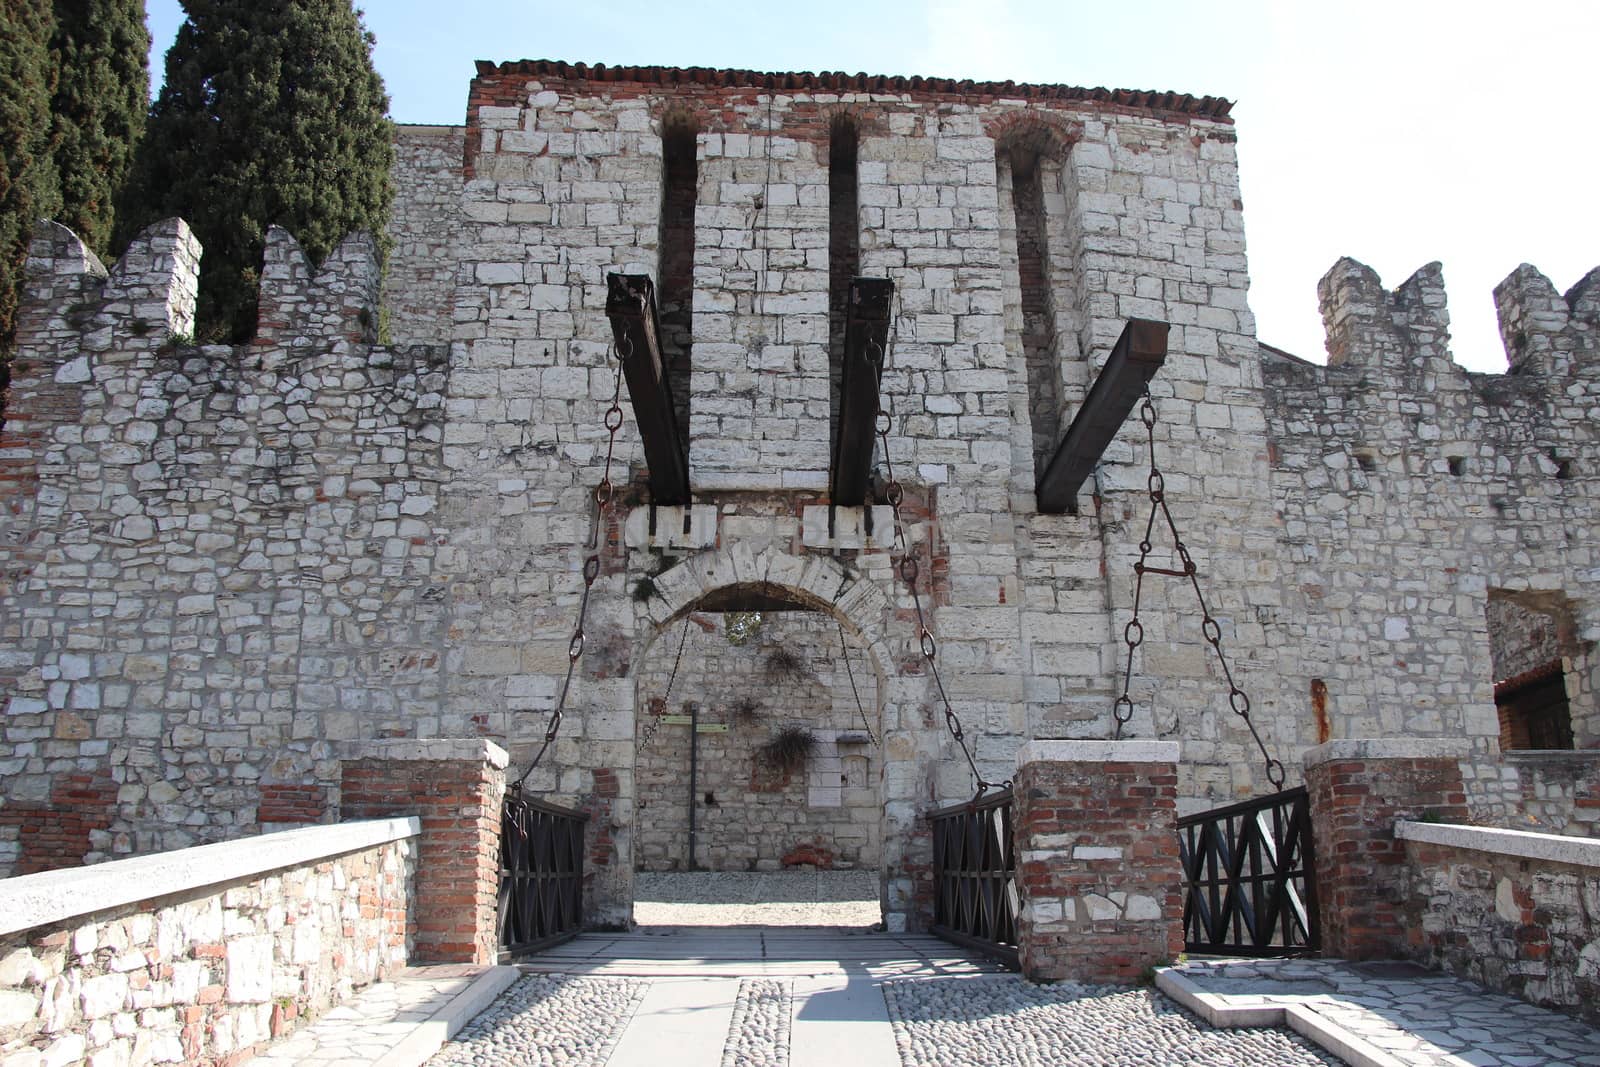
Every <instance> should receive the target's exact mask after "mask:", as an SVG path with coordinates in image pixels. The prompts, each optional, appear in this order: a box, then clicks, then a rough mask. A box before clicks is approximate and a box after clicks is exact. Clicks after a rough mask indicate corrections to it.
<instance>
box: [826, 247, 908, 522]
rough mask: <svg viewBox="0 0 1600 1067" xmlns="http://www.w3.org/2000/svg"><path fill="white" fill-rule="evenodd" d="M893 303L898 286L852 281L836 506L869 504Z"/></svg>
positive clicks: (833, 490)
mask: <svg viewBox="0 0 1600 1067" xmlns="http://www.w3.org/2000/svg"><path fill="white" fill-rule="evenodd" d="M893 302H894V282H891V281H889V280H888V279H887V278H851V279H850V296H849V300H848V302H847V303H846V305H845V319H844V368H843V375H842V376H841V379H840V384H839V435H838V437H837V439H836V440H835V441H834V448H833V471H832V479H831V481H830V484H829V487H828V489H829V494H828V495H829V500H830V501H831V502H832V503H834V504H836V505H840V506H844V507H856V506H859V505H861V504H864V503H866V499H867V478H868V476H869V475H870V474H871V473H872V442H873V434H874V433H875V431H876V424H877V418H878V382H879V379H880V378H882V376H883V356H884V352H885V351H886V350H887V349H888V346H889V306H890V305H891V304H892V303H893Z"/></svg>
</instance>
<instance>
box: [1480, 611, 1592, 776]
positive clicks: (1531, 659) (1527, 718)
mask: <svg viewBox="0 0 1600 1067" xmlns="http://www.w3.org/2000/svg"><path fill="white" fill-rule="evenodd" d="M1487 614H1488V622H1489V651H1490V656H1491V659H1492V661H1493V665H1494V678H1495V682H1494V703H1495V710H1496V712H1497V713H1498V715H1499V719H1500V747H1501V749H1502V750H1504V751H1513V750H1517V749H1570V748H1572V747H1573V735H1572V707H1571V703H1570V700H1569V698H1568V695H1567V677H1566V676H1567V664H1568V657H1569V656H1570V655H1571V653H1572V651H1573V650H1575V649H1576V647H1577V641H1576V633H1575V629H1576V627H1575V622H1574V618H1573V614H1572V611H1571V608H1570V604H1569V602H1568V601H1567V599H1566V597H1564V596H1562V595H1561V594H1559V593H1508V592H1501V591H1495V590H1491V591H1490V594H1489V604H1488V608H1487Z"/></svg>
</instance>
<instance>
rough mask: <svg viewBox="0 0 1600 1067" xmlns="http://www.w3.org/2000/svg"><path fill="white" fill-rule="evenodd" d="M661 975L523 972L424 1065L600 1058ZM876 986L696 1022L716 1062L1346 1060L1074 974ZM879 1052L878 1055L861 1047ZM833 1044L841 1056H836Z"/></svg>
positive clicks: (780, 985) (759, 993)
mask: <svg viewBox="0 0 1600 1067" xmlns="http://www.w3.org/2000/svg"><path fill="white" fill-rule="evenodd" d="M656 981H661V982H673V981H677V982H682V981H684V980H683V979H660V980H634V979H624V978H572V977H568V976H563V975H537V976H529V977H526V978H524V979H522V980H521V981H520V982H518V984H517V985H515V986H513V987H512V988H511V989H509V990H507V991H506V993H504V994H502V995H501V998H500V1000H499V1001H497V1002H496V1003H495V1005H494V1006H493V1007H491V1008H490V1009H489V1010H488V1011H486V1012H484V1014H483V1015H481V1016H479V1017H478V1019H477V1020H476V1021H475V1022H474V1023H473V1024H472V1025H470V1026H469V1027H468V1028H467V1029H465V1030H463V1031H462V1033H461V1035H460V1036H459V1037H458V1038H457V1040H456V1041H453V1042H451V1043H449V1044H447V1045H446V1046H445V1048H444V1049H443V1050H442V1051H441V1052H440V1053H439V1054H438V1055H436V1056H435V1057H434V1058H433V1059H432V1060H431V1061H429V1062H430V1064H433V1065H435V1067H446V1065H448V1067H466V1065H477V1067H491V1065H493V1067H498V1065H507V1067H509V1065H512V1064H541V1065H543V1064H549V1065H560V1067H591V1065H599V1064H604V1063H607V1062H608V1057H609V1056H610V1055H611V1050H612V1049H613V1048H615V1047H616V1046H617V1045H618V1042H619V1039H621V1038H622V1037H623V1034H624V1031H625V1030H626V1029H627V1027H628V1024H629V1023H630V1021H631V1019H632V1016H633V1013H634V1010H635V1009H636V1008H638V1006H639V1004H640V1002H641V1001H642V1000H644V999H645V996H646V989H647V987H649V986H651V985H652V984H654V982H656ZM713 981H721V982H725V983H730V984H731V982H732V981H733V980H728V979H721V980H713ZM873 984H874V985H875V986H876V995H877V996H878V997H880V998H881V1000H882V1002H883V1007H884V1009H885V1010H883V1011H880V1012H878V1013H877V1017H876V1018H874V1017H872V1015H871V1014H870V1013H862V1012H845V1013H835V1012H832V1011H820V1012H813V1011H811V1010H810V1006H811V1005H812V996H811V993H812V990H813V988H814V987H813V986H812V985H811V984H810V983H809V982H808V981H807V980H806V979H795V978H781V979H780V978H747V979H743V980H739V981H738V982H737V987H738V992H737V995H736V997H734V998H733V999H732V1003H731V1004H730V1005H728V1006H727V1007H728V1010H726V1011H722V1012H720V1013H719V1012H717V1011H716V1010H714V1008H712V1006H713V1005H717V1004H719V1003H720V1001H719V999H718V998H716V997H714V996H713V997H709V998H707V1000H706V1002H705V1003H706V1005H707V1007H706V1010H703V1011H702V1012H701V1013H700V1015H701V1018H700V1020H699V1028H700V1029H706V1028H713V1027H714V1028H715V1029H716V1030H717V1033H716V1035H715V1037H714V1039H713V1045H712V1046H711V1047H712V1048H717V1047H720V1048H721V1057H720V1063H721V1065H722V1067H797V1065H800V1064H802V1063H813V1062H827V1063H832V1064H834V1065H835V1067H953V1065H957V1064H961V1065H965V1064H984V1065H988V1067H1012V1065H1015V1067H1034V1065H1038V1064H1070V1065H1074V1067H1123V1065H1127V1067H1148V1065H1151V1064H1219V1065H1237V1067H1257V1065H1259V1067H1300V1065H1307V1067H1320V1065H1326V1064H1338V1063H1339V1062H1340V1061H1339V1060H1337V1059H1335V1058H1333V1057H1331V1056H1328V1055H1326V1054H1324V1053H1322V1052H1320V1051H1319V1050H1317V1049H1314V1048H1313V1047H1312V1046H1310V1045H1309V1044H1307V1043H1306V1042H1305V1041H1304V1040H1303V1039H1301V1038H1299V1037H1298V1036H1296V1035H1293V1034H1290V1033H1289V1032H1287V1031H1285V1030H1281V1029H1273V1028H1262V1029H1252V1030H1219V1029H1215V1028H1213V1027H1211V1026H1209V1025H1207V1024H1206V1023H1204V1022H1202V1021H1200V1020H1199V1019H1197V1018H1196V1017H1194V1016H1193V1015H1190V1014H1189V1013H1187V1012H1185V1011H1184V1010H1182V1009H1181V1008H1179V1007H1177V1006H1176V1005H1174V1004H1172V1003H1171V1002H1170V1001H1168V1000H1167V999H1165V998H1164V997H1162V996H1160V995H1159V994H1158V993H1156V992H1154V991H1153V990H1147V989H1145V990H1126V989H1116V988H1107V987H1096V986H1084V985H1077V984H1074V983H1060V984H1056V985H1052V986H1040V985H1034V984H1032V983H1029V982H1025V981H1023V980H1022V979H1021V978H1019V977H1017V976H1016V975H978V976H972V977H958V978H918V979H905V980H893V981H887V982H882V983H873ZM817 999H818V1001H820V1000H821V998H820V997H818V998H817ZM685 1014H686V1013H684V1012H682V1011H680V1013H679V1014H678V1017H677V1018H676V1019H675V1020H674V1025H676V1026H678V1027H680V1028H682V1027H683V1026H684V1025H685V1024H686V1023H687V1024H690V1025H691V1026H692V1025H693V1024H694V1023H695V1020H694V1019H693V1017H692V1015H691V1017H689V1018H685V1017H684V1016H685ZM808 1015H822V1016H824V1017H825V1020H826V1022H827V1024H828V1025H830V1026H831V1027H833V1028H837V1029H840V1030H843V1031H844V1033H843V1035H842V1036H841V1035H840V1034H835V1035H831V1036H832V1037H833V1040H832V1042H831V1044H832V1047H833V1049H834V1050H835V1052H834V1053H833V1054H832V1055H831V1056H830V1057H828V1058H823V1057H820V1056H816V1055H809V1054H808V1053H810V1052H812V1051H814V1050H813V1049H807V1048H806V1047H804V1046H805V1045H806V1044H809V1043H811V1041H812V1040H813V1039H814V1038H815V1037H819V1036H822V1035H819V1034H817V1033H816V1031H814V1030H813V1031H811V1032H810V1033H809V1034H807V1035H806V1036H805V1037H802V1036H800V1035H799V1034H795V1023H796V1021H797V1020H800V1021H804V1020H805V1019H806V1017H807V1016H808ZM808 1025H809V1026H812V1027H815V1026H817V1025H819V1024H818V1023H817V1022H811V1023H809V1024H808ZM862 1027H868V1028H873V1027H881V1028H883V1029H884V1030H885V1031H887V1030H888V1029H889V1028H890V1027H892V1037H893V1040H892V1043H891V1042H890V1041H882V1042H881V1043H877V1044H876V1046H875V1044H874V1043H873V1042H871V1041H868V1040H865V1038H867V1037H869V1036H871V1035H869V1034H868V1033H867V1032H866V1031H864V1030H863V1029H861V1028H862ZM791 1035H794V1037H793V1041H792V1042H791ZM632 1036H633V1035H631V1034H630V1035H628V1040H632ZM706 1036H707V1037H710V1036H711V1035H706ZM635 1044H642V1045H644V1046H646V1047H647V1048H648V1050H649V1051H648V1056H647V1057H646V1058H647V1059H648V1061H649V1062H652V1063H655V1064H659V1065H661V1067H669V1065H677V1064H684V1065H688V1064H694V1065H695V1067H704V1065H705V1064H708V1063H713V1062H717V1061H716V1059H715V1058H712V1057H714V1056H715V1053H714V1052H713V1054H712V1057H706V1055H705V1052H706V1046H705V1044H704V1043H703V1042H699V1043H696V1042H694V1041H692V1040H688V1039H685V1038H683V1037H681V1036H680V1037H679V1038H678V1039H675V1040H660V1039H656V1036H655V1035H652V1040H650V1041H648V1042H635ZM875 1047H876V1049H877V1052H878V1054H877V1055H876V1056H874V1055H872V1054H871V1053H870V1052H869V1050H871V1049H874V1048H875ZM691 1049H692V1051H691ZM791 1049H792V1051H793V1057H794V1058H793V1060H792V1061H791ZM839 1049H843V1050H845V1051H843V1053H842V1054H841V1053H839V1052H838V1051H837V1050H839ZM618 1056H619V1057H621V1058H623V1059H625V1060H627V1062H628V1063H629V1064H632V1063H633V1062H634V1057H633V1056H632V1055H624V1053H623V1052H622V1051H620V1050H619V1051H618ZM613 1067H616V1065H615V1063H613Z"/></svg>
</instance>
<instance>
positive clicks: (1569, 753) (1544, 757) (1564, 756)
mask: <svg viewBox="0 0 1600 1067" xmlns="http://www.w3.org/2000/svg"><path fill="white" fill-rule="evenodd" d="M1500 758H1501V759H1502V760H1504V761H1505V762H1507V763H1515V764H1518V765H1526V764H1533V765H1534V766H1538V765H1539V764H1541V763H1547V764H1552V765H1554V764H1562V763H1566V764H1573V763H1593V764H1596V765H1600V748H1514V749H1512V750H1511V751H1509V752H1502V753H1500Z"/></svg>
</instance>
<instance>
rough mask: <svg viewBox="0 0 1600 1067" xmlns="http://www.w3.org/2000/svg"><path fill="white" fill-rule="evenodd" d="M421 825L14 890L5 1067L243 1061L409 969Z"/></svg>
mask: <svg viewBox="0 0 1600 1067" xmlns="http://www.w3.org/2000/svg"><path fill="white" fill-rule="evenodd" d="M420 832H421V827H420V824H419V823H418V821H417V820H416V819H414V818H396V819H381V820H373V821H370V822H359V823H343V824H340V825H336V826H317V827H307V828H304V829H298V830H288V831H284V832H282V833H276V834H268V835H264V836H261V837H253V838H248V839H245V840H240V841H229V842H225V843H222V844H214V845H202V846H199V847H196V848H188V849H182V850H179V851H177V852H166V853H158V854H155V855H150V856H141V857H137V858H134V859H126V860H117V861H114V862H111V863H103V864H99V865H97V866H93V867H86V868H76V869H69V870H60V871H48V872H45V873H41V874H33V875H28V876H25V877H20V878H11V879H6V880H4V881H0V1063H3V1064H5V1067H43V1065H46V1064H68V1063H81V1062H90V1063H93V1064H97V1065H119V1067H120V1065H125V1064H142V1063H186V1064H188V1063H207V1064H212V1063H218V1064H220V1063H230V1064H231V1063H236V1062H240V1061H242V1060H244V1059H247V1058H248V1057H249V1056H250V1055H252V1054H253V1053H254V1052H255V1051H258V1050H259V1049H260V1047H261V1046H262V1045H264V1044H265V1043H266V1042H268V1041H270V1040H272V1039H273V1038H276V1037H279V1036H281V1035H283V1034H285V1033H287V1032H289V1031H290V1030H292V1029H294V1027H295V1026H296V1025H298V1023H299V1021H301V1020H302V1019H305V1018H308V1017H310V1016H314V1015H317V1014H319V1013H321V1012H322V1011H324V1010H326V1009H327V1008H329V1007H331V1006H332V1005H334V1004H336V1003H338V1002H339V1001H341V1000H343V999H344V998H346V997H348V996H349V995H350V994H351V993H352V992H353V991H354V990H356V989H358V988H359V987H362V986H365V985H367V984H369V983H371V982H374V981H377V980H379V979H381V978H383V977H385V976H386V975H387V974H388V973H389V972H390V971H391V970H394V969H396V968H399V967H402V966H404V965H405V962H406V958H407V955H408V951H409V947H410V946H409V944H408V940H407V934H406V917H407V909H408V901H409V900H410V897H411V883H412V880H413V877H414V874H415V860H416V848H415V838H416V837H417V835H418V834H419V833H420Z"/></svg>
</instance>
